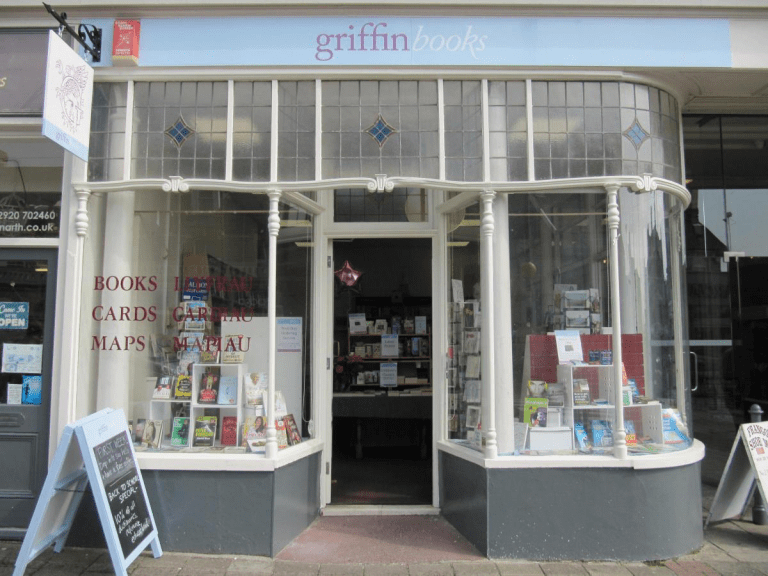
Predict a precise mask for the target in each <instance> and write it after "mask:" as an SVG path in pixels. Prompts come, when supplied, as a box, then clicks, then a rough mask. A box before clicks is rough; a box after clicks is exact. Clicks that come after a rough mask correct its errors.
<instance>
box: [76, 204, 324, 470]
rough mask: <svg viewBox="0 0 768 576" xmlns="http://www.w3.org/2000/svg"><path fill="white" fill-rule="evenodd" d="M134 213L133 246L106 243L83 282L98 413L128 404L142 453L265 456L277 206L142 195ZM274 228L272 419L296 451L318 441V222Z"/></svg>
mask: <svg viewBox="0 0 768 576" xmlns="http://www.w3.org/2000/svg"><path fill="white" fill-rule="evenodd" d="M121 194H123V193H116V194H115V195H114V196H110V197H109V198H108V200H107V202H106V203H105V204H106V206H104V208H105V211H106V212H109V211H112V210H114V206H110V205H109V204H110V202H119V201H120V197H121ZM129 194H133V193H129ZM113 198H114V199H113ZM97 204H98V203H97ZM133 208H134V211H133V218H132V224H131V226H130V227H128V226H126V227H125V228H123V229H121V230H113V233H114V234H116V235H117V234H123V235H124V236H125V237H132V239H133V241H132V245H131V246H130V247H129V248H126V249H125V250H120V249H114V250H113V249H110V242H109V240H107V242H106V248H105V251H104V252H103V253H102V254H99V253H98V252H96V251H93V252H90V254H89V255H90V256H91V257H92V258H90V261H89V264H88V270H87V272H85V273H84V277H85V279H86V280H85V281H84V290H83V309H84V310H87V312H88V313H87V314H83V318H84V322H83V325H82V327H81V332H82V340H83V343H84V344H85V346H84V349H86V350H88V352H89V353H88V354H85V355H84V356H83V366H84V373H85V374H88V375H89V376H90V378H91V381H92V383H95V386H94V387H93V388H94V391H95V398H94V400H95V402H96V403H97V404H104V403H106V402H109V401H110V400H112V401H115V402H116V403H118V402H120V401H122V402H124V405H125V406H127V407H128V408H127V410H126V412H127V413H126V416H127V418H128V420H129V424H130V425H131V427H132V433H133V435H134V443H135V448H136V450H137V451H151V452H163V453H165V452H168V453H170V452H214V453H222V454H232V453H241V454H249V455H263V454H264V452H265V443H266V427H267V416H268V414H267V405H268V395H267V394H268V378H269V371H270V366H269V354H268V350H269V317H268V312H269V268H270V256H269V254H270V250H269V245H270V233H269V218H270V199H269V198H268V196H267V195H264V194H242V193H233V192H223V191H192V192H189V193H185V194H175V193H162V192H154V191H153V192H140V193H135V194H134V195H133ZM97 214H98V212H97ZM277 215H278V216H279V218H280V221H281V228H280V231H279V233H278V236H277V246H276V260H275V265H276V284H277V286H278V287H279V288H278V290H277V291H276V294H277V296H276V301H275V308H276V316H277V318H276V343H275V348H276V351H277V352H276V354H277V358H276V364H277V366H276V372H275V374H276V376H275V379H276V383H275V384H276V385H275V412H274V414H275V417H276V422H275V427H276V430H277V434H278V446H279V448H280V449H287V448H289V447H291V446H293V445H296V444H299V443H300V442H302V440H305V439H306V438H307V437H308V435H309V431H308V429H307V423H308V416H307V415H308V414H309V411H310V409H311V395H310V394H309V381H310V377H309V373H308V369H309V361H308V358H309V355H310V350H309V349H308V348H309V342H310V339H309V338H308V328H309V327H308V323H309V317H310V310H309V303H310V300H311V298H310V294H311V290H312V282H311V279H312V274H311V267H312V250H313V243H312V233H313V221H312V217H311V216H309V215H308V214H306V213H305V212H304V211H302V210H300V209H297V208H294V207H292V206H291V205H289V204H287V203H284V202H280V203H279V204H278V210H277ZM103 222H104V225H107V226H108V225H110V224H112V225H114V222H112V221H110V220H109V216H107V218H106V219H105V220H103ZM100 225H101V223H100V222H99V218H96V222H94V226H95V227H96V229H98V228H99V227H100ZM91 245H92V244H91ZM123 258H127V260H122V259H123ZM121 390H124V392H116V391H121ZM115 394H117V395H118V396H119V395H122V394H124V395H125V396H124V397H122V398H119V397H118V396H115Z"/></svg>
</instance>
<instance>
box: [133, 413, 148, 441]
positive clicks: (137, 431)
mask: <svg viewBox="0 0 768 576" xmlns="http://www.w3.org/2000/svg"><path fill="white" fill-rule="evenodd" d="M146 425H147V419H146V418H138V419H137V420H136V422H135V423H134V425H133V443H134V444H141V441H142V439H143V438H144V428H145V427H146Z"/></svg>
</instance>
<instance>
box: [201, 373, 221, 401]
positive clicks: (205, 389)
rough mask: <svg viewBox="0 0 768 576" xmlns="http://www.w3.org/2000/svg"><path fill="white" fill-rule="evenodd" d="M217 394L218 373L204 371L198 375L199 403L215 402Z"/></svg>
mask: <svg viewBox="0 0 768 576" xmlns="http://www.w3.org/2000/svg"><path fill="white" fill-rule="evenodd" d="M218 396H219V375H218V374H214V373H213V372H205V373H204V374H203V375H202V376H201V377H200V393H199V394H198V395H197V401H198V402H199V403H200V404H216V400H217V398H218Z"/></svg>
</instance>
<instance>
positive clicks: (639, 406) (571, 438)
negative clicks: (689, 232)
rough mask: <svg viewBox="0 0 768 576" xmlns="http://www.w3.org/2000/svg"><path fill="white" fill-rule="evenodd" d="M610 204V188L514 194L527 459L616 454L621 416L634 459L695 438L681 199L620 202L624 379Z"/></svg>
mask: <svg viewBox="0 0 768 576" xmlns="http://www.w3.org/2000/svg"><path fill="white" fill-rule="evenodd" d="M607 199H608V197H607V194H606V192H605V191H603V190H602V189H598V190H594V191H589V190H581V191H578V190H573V191H569V192H568V193H567V194H561V193H549V194H515V195H510V196H509V215H510V216H509V226H510V266H511V287H512V323H513V335H514V336H513V350H514V367H515V376H516V378H515V381H516V382H518V383H519V389H518V391H517V393H516V396H517V402H516V411H515V414H516V417H517V424H516V427H515V428H516V430H515V439H516V452H517V453H519V454H551V453H577V454H613V451H614V443H613V433H614V431H615V430H616V429H617V424H618V419H617V413H618V411H619V410H621V414H622V416H623V425H624V430H625V431H626V435H627V449H628V452H629V453H630V454H655V453H659V452H666V451H672V450H679V449H682V448H687V447H688V446H689V445H690V443H691V441H692V437H691V433H690V427H689V422H690V417H689V416H690V415H689V413H688V409H687V403H686V401H685V399H686V397H687V396H688V394H689V393H690V392H689V390H688V374H687V372H686V370H687V365H686V362H685V361H684V360H685V356H684V354H683V350H682V345H681V344H682V342H683V341H684V339H685V338H686V328H685V321H684V318H683V315H682V309H681V308H680V306H681V302H682V294H683V292H682V291H683V283H682V280H681V279H682V263H681V262H682V261H681V244H680V238H681V230H680V225H681V218H680V211H681V203H680V202H679V201H678V200H677V199H676V198H674V197H672V196H671V195H669V194H665V193H663V192H652V193H643V194H635V193H632V192H629V191H622V193H621V194H620V210H621V225H620V234H619V248H620V249H619V271H620V281H619V287H618V288H619V290H620V303H621V306H620V313H621V327H620V331H621V356H622V358H621V361H622V368H621V381H620V382H618V381H617V378H616V371H615V368H614V364H615V362H614V360H615V359H614V355H615V354H616V353H617V351H616V349H615V347H614V343H613V335H614V334H615V333H616V332H617V331H618V330H619V327H618V326H616V324H615V322H614V319H613V314H612V305H613V302H612V290H613V288H615V287H613V286H611V280H610V278H611V274H610V272H611V266H610V253H609V251H608V245H607V237H608V230H607V229H606V225H605V222H606V218H607V216H608V211H607ZM617 386H621V403H622V406H621V407H620V408H617V392H618V390H617Z"/></svg>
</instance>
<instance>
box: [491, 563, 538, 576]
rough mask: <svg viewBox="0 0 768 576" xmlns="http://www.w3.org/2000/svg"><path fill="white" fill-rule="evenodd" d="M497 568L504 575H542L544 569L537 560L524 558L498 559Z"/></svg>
mask: <svg viewBox="0 0 768 576" xmlns="http://www.w3.org/2000/svg"><path fill="white" fill-rule="evenodd" d="M496 568H498V570H499V574H501V575H502V576H507V575H509V576H512V575H514V576H542V575H543V574H544V571H543V570H542V569H541V566H539V565H538V564H537V563H536V562H525V561H522V560H503V561H502V560H497V561H496Z"/></svg>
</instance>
